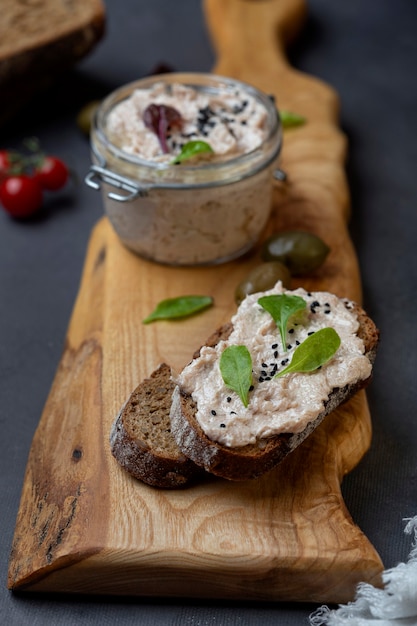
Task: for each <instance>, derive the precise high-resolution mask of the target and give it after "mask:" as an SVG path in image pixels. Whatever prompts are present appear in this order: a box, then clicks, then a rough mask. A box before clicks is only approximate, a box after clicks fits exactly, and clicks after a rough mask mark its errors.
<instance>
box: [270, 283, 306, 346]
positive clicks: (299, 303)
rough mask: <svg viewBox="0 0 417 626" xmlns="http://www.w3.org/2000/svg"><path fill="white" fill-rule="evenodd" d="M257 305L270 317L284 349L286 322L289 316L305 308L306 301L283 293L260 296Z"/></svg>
mask: <svg viewBox="0 0 417 626" xmlns="http://www.w3.org/2000/svg"><path fill="white" fill-rule="evenodd" d="M258 304H260V305H261V307H262V308H263V309H265V311H268V313H270V314H271V315H272V317H273V319H274V321H275V323H276V325H277V326H278V328H279V332H280V335H281V341H282V345H283V347H284V349H285V346H286V343H287V342H286V333H287V324H288V320H289V318H290V317H291V315H294V313H297V311H302V310H303V309H305V308H306V301H305V300H304V299H303V298H301V297H300V296H288V295H286V294H285V293H283V294H281V295H276V294H273V295H271V296H262V298H259V300H258Z"/></svg>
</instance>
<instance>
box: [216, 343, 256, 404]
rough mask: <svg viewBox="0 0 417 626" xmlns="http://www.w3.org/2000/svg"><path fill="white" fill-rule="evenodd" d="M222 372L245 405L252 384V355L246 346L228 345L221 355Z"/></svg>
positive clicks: (226, 382)
mask: <svg viewBox="0 0 417 626" xmlns="http://www.w3.org/2000/svg"><path fill="white" fill-rule="evenodd" d="M220 373H221V375H222V378H223V381H224V383H225V385H227V387H229V388H230V389H232V390H233V391H236V393H237V394H238V395H239V398H240V399H241V400H242V402H243V405H244V406H245V407H247V406H248V404H249V389H250V387H251V385H252V357H251V355H250V352H249V350H248V349H247V347H246V346H228V347H227V348H226V349H225V350H223V352H222V354H221V357H220Z"/></svg>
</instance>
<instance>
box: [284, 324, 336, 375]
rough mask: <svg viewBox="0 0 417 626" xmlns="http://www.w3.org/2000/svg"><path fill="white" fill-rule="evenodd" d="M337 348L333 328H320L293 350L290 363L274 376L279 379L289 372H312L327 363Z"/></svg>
mask: <svg viewBox="0 0 417 626" xmlns="http://www.w3.org/2000/svg"><path fill="white" fill-rule="evenodd" d="M339 346H340V337H339V335H338V334H337V332H336V331H335V330H334V328H321V329H320V330H318V331H316V332H315V333H314V334H313V335H310V336H309V337H307V339H305V341H303V343H302V344H300V345H299V346H298V348H297V349H296V350H294V354H293V357H292V360H291V363H290V364H289V365H287V367H286V368H285V369H283V370H282V371H281V372H278V374H276V375H275V376H276V377H278V378H279V377H280V376H285V374H290V373H291V372H313V371H314V370H316V369H318V368H319V367H321V366H322V365H324V364H325V363H327V361H329V360H330V359H331V358H332V356H334V354H336V352H337V350H338V348H339Z"/></svg>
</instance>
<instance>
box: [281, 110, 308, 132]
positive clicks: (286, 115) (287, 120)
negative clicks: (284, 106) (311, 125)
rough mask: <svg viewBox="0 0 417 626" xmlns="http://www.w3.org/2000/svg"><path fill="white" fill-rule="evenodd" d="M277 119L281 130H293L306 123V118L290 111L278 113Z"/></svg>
mask: <svg viewBox="0 0 417 626" xmlns="http://www.w3.org/2000/svg"><path fill="white" fill-rule="evenodd" d="M279 117H280V119H281V124H282V127H283V128H294V127H295V126H302V125H303V124H305V123H306V118H305V117H303V116H302V115H299V114H298V113H293V112H292V111H279Z"/></svg>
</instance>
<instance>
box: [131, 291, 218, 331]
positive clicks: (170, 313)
mask: <svg viewBox="0 0 417 626" xmlns="http://www.w3.org/2000/svg"><path fill="white" fill-rule="evenodd" d="M212 304H213V298H212V297H211V296H179V297H178V298H168V299H167V300H162V301H161V302H159V304H157V306H156V308H155V309H154V310H153V311H152V313H151V314H150V315H148V317H146V318H145V319H144V320H143V323H144V324H149V323H150V322H154V321H156V320H171V319H177V318H180V317H188V316H189V315H193V314H194V313H198V312H199V311H202V310H203V309H207V308H208V307H209V306H211V305H212Z"/></svg>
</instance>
